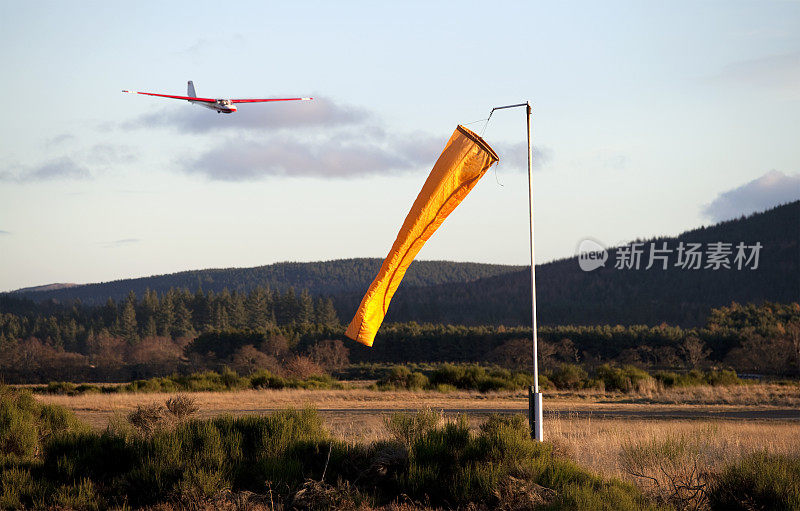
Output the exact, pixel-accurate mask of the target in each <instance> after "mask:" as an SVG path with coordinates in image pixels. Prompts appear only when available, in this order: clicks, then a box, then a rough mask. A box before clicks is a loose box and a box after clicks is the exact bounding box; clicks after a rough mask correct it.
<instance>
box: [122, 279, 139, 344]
mask: <svg viewBox="0 0 800 511" xmlns="http://www.w3.org/2000/svg"><path fill="white" fill-rule="evenodd" d="M120 330H121V333H122V336H123V337H124V338H125V340H126V341H128V342H129V343H131V344H132V343H135V342H136V341H138V340H139V334H138V323H137V322H136V293H134V292H133V291H131V292H130V293H128V298H126V299H125V305H124V306H123V308H122V315H121V317H120Z"/></svg>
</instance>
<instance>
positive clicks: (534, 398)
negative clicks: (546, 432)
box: [528, 387, 542, 442]
mask: <svg viewBox="0 0 800 511" xmlns="http://www.w3.org/2000/svg"><path fill="white" fill-rule="evenodd" d="M528 421H529V424H530V427H531V437H532V438H533V439H534V440H537V441H539V442H541V441H542V393H541V392H534V391H533V387H529V388H528Z"/></svg>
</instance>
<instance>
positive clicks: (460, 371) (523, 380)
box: [430, 364, 533, 392]
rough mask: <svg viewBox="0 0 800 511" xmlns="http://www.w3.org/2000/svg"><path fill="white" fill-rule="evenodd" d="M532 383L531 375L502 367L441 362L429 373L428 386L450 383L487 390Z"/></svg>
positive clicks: (509, 388) (456, 385) (469, 388)
mask: <svg viewBox="0 0 800 511" xmlns="http://www.w3.org/2000/svg"><path fill="white" fill-rule="evenodd" d="M532 384H533V375H532V374H530V373H526V372H523V371H514V372H511V371H509V370H507V369H502V368H491V369H486V368H484V367H481V366H479V365H476V364H464V365H455V364H443V365H442V366H440V367H439V368H437V369H436V370H434V371H433V372H432V373H431V375H430V386H431V387H433V388H436V387H438V386H439V385H451V386H453V387H456V388H459V389H466V390H478V391H480V392H489V391H493V390H494V391H497V390H520V389H523V388H526V387H528V386H529V385H532Z"/></svg>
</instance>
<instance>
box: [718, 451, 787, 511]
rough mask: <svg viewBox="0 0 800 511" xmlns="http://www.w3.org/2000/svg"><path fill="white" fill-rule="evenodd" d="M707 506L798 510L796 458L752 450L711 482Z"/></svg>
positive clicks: (735, 508) (721, 508)
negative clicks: (752, 451)
mask: <svg viewBox="0 0 800 511" xmlns="http://www.w3.org/2000/svg"><path fill="white" fill-rule="evenodd" d="M708 500H709V504H710V507H711V509H718V510H723V509H724V510H743V511H744V510H748V509H775V510H787V511H788V510H790V509H800V459H798V458H789V457H787V456H780V455H773V454H767V453H755V454H752V455H750V456H746V457H743V458H741V459H740V460H738V461H737V462H736V463H733V464H731V465H730V466H728V467H727V468H726V469H725V470H723V472H722V474H720V475H719V477H717V478H716V480H715V481H714V482H713V483H712V484H711V489H710V490H709V494H708Z"/></svg>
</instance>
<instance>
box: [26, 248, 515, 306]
mask: <svg viewBox="0 0 800 511" xmlns="http://www.w3.org/2000/svg"><path fill="white" fill-rule="evenodd" d="M381 263H382V260H381V259H367V258H363V259H339V260H335V261H323V262H313V263H292V262H286V263H276V264H270V265H266V266H256V267H254V268H225V269H209V270H193V271H184V272H180V273H172V274H168V275H156V276H152V277H143V278H137V279H124V280H116V281H113V282H103V283H99V284H86V285H69V286H68V287H61V288H59V287H58V286H64V285H51V286H41V287H39V288H27V289H21V290H18V291H15V292H13V295H14V296H16V297H21V298H30V299H31V300H33V301H35V302H40V301H43V300H57V301H59V302H65V301H68V300H74V299H79V300H81V302H83V303H84V304H87V305H100V304H104V303H105V302H106V300H108V298H113V299H114V300H115V301H121V300H122V299H124V298H125V297H126V296H127V295H128V293H129V292H130V291H133V292H135V293H136V295H137V296H140V297H141V296H144V293H145V291H146V290H147V289H150V290H152V291H156V292H157V293H159V294H161V293H165V292H166V291H168V290H169V289H170V288H175V289H188V290H190V291H192V292H194V291H195V290H197V289H203V290H204V291H206V292H208V291H214V292H216V293H219V292H221V291H222V290H223V289H228V291H241V292H248V291H250V290H252V289H254V288H256V287H260V286H269V287H270V288H271V289H272V290H273V291H281V292H285V291H286V290H287V289H289V288H290V287H293V288H295V289H297V290H298V291H299V290H303V289H305V290H308V291H309V292H310V293H311V294H312V295H314V296H331V295H341V294H347V293H352V294H356V293H363V292H364V291H365V290H366V289H367V287H368V286H369V284H370V283H371V282H372V279H374V278H375V275H376V274H377V273H378V270H379V269H380V266H381ZM521 269H523V267H522V266H508V265H499V264H481V263H455V262H450V261H415V262H414V263H413V264H412V265H411V267H410V268H409V270H408V272H407V273H406V276H405V278H404V279H403V286H404V287H409V288H410V287H415V286H429V285H437V284H445V283H455V282H458V283H466V282H470V281H473V280H477V279H481V278H486V277H491V276H495V275H500V274H503V273H508V272H514V271H519V270H521Z"/></svg>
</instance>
